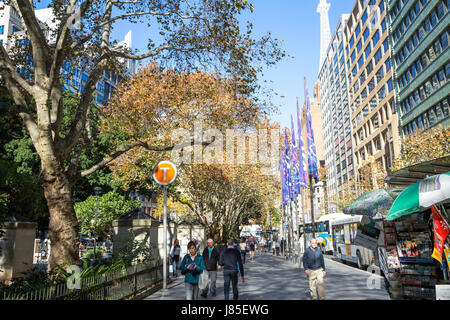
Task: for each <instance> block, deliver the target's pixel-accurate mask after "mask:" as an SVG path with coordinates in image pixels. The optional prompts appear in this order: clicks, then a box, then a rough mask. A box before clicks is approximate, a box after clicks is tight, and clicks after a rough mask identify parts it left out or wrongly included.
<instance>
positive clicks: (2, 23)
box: [0, 1, 23, 50]
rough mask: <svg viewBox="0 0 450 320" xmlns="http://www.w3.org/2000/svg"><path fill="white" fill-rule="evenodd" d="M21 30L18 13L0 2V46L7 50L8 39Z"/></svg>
mask: <svg viewBox="0 0 450 320" xmlns="http://www.w3.org/2000/svg"><path fill="white" fill-rule="evenodd" d="M22 29H23V28H22V22H21V21H20V16H19V13H18V12H17V11H16V10H14V8H13V7H11V6H8V5H6V4H5V3H4V2H3V1H2V2H0V45H4V46H5V48H6V50H9V43H8V37H9V36H10V35H12V34H14V33H16V32H20V31H22Z"/></svg>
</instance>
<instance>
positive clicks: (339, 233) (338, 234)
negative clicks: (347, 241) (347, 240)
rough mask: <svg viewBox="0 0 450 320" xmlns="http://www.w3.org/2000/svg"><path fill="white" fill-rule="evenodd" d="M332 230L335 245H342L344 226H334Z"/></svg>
mask: <svg viewBox="0 0 450 320" xmlns="http://www.w3.org/2000/svg"><path fill="white" fill-rule="evenodd" d="M333 229H334V237H335V239H336V243H344V226H342V225H341V226H335V227H333Z"/></svg>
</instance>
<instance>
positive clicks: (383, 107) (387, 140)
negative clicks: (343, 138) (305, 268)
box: [344, 0, 400, 187]
mask: <svg viewBox="0 0 450 320" xmlns="http://www.w3.org/2000/svg"><path fill="white" fill-rule="evenodd" d="M386 11H387V10H386V5H385V0H370V1H366V0H358V1H356V3H355V6H354V7H353V10H352V12H351V14H350V17H349V20H348V22H347V25H346V26H345V29H344V33H345V36H346V38H347V39H348V45H347V46H346V48H345V50H346V53H347V60H346V64H347V70H348V73H347V77H348V83H349V92H350V106H351V115H352V116H351V120H352V138H353V145H354V149H355V166H356V169H357V170H358V172H359V175H358V179H361V178H363V179H364V178H365V177H362V175H364V174H362V173H361V172H360V171H361V169H362V168H363V167H364V166H367V165H370V164H373V163H375V162H377V163H378V164H379V168H380V169H381V170H384V171H386V172H387V171H388V170H389V168H390V167H391V166H392V164H393V160H394V158H395V157H396V156H398V155H399V154H400V137H399V132H398V115H397V113H396V108H395V102H394V85H393V75H392V67H391V65H392V62H391V51H390V44H389V32H388V30H387V18H386ZM379 187H381V186H379Z"/></svg>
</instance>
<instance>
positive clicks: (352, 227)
mask: <svg viewBox="0 0 450 320" xmlns="http://www.w3.org/2000/svg"><path fill="white" fill-rule="evenodd" d="M357 232H358V224H357V223H353V224H351V225H350V239H351V240H350V242H351V243H352V244H353V243H354V242H355V238H356V233H357Z"/></svg>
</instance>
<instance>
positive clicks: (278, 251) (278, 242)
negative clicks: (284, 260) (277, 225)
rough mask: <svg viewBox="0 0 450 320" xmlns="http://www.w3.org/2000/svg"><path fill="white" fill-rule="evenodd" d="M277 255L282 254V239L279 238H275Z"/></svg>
mask: <svg viewBox="0 0 450 320" xmlns="http://www.w3.org/2000/svg"><path fill="white" fill-rule="evenodd" d="M275 255H276V256H279V255H280V241H278V238H275Z"/></svg>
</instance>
